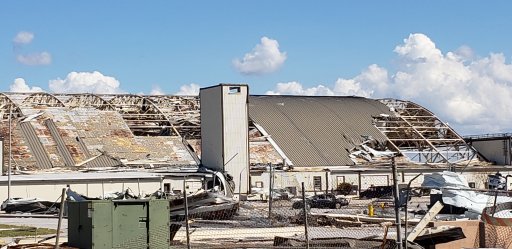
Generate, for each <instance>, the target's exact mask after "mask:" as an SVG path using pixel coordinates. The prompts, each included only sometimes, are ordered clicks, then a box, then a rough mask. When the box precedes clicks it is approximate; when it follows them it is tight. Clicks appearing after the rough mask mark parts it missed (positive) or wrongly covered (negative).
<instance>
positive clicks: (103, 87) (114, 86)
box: [48, 71, 123, 94]
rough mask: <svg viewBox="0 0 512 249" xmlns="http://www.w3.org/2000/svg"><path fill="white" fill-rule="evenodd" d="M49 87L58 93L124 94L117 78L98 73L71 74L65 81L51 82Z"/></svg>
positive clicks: (56, 80) (58, 79)
mask: <svg viewBox="0 0 512 249" xmlns="http://www.w3.org/2000/svg"><path fill="white" fill-rule="evenodd" d="M48 85H49V87H50V90H51V91H53V92H56V93H98V94H100V93H104V94H109V93H123V91H122V90H121V89H120V83H119V81H118V80H117V79H116V78H114V77H110V76H105V75H103V74H102V73H100V72H98V71H94V72H71V73H69V74H68V75H67V76H66V78H65V79H60V78H57V79H55V80H50V82H49V84H48Z"/></svg>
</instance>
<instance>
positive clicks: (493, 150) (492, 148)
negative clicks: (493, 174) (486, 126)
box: [471, 139, 507, 165]
mask: <svg viewBox="0 0 512 249" xmlns="http://www.w3.org/2000/svg"><path fill="white" fill-rule="evenodd" d="M503 141H504V140H503V139H500V140H483V141H471V144H472V145H473V147H475V149H476V150H477V151H478V152H479V153H480V154H482V155H483V156H484V157H485V158H486V159H487V160H490V161H493V162H496V164H498V165H505V164H507V162H506V161H505V154H504V153H503V150H504V148H503V147H504V144H503Z"/></svg>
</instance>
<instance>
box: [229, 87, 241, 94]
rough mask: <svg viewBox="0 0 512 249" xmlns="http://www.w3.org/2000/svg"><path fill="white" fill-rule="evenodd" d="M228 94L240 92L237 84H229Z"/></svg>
mask: <svg viewBox="0 0 512 249" xmlns="http://www.w3.org/2000/svg"><path fill="white" fill-rule="evenodd" d="M228 93H229V94H236V93H240V87H239V86H230V87H229V92H228Z"/></svg>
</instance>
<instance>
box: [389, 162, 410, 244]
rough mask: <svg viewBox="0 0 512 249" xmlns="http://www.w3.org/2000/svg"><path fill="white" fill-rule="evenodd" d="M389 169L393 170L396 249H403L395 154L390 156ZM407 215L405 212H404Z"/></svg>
mask: <svg viewBox="0 0 512 249" xmlns="http://www.w3.org/2000/svg"><path fill="white" fill-rule="evenodd" d="M391 169H392V170H393V190H394V191H393V197H394V199H395V224H396V243H397V245H398V249H403V245H402V224H400V200H399V196H400V193H399V192H398V181H397V178H396V177H397V174H396V164H395V156H392V157H391ZM406 215H407V214H406Z"/></svg>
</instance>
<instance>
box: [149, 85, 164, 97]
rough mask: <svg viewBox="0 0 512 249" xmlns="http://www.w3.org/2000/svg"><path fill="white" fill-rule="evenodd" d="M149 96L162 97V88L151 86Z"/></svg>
mask: <svg viewBox="0 0 512 249" xmlns="http://www.w3.org/2000/svg"><path fill="white" fill-rule="evenodd" d="M149 94H150V95H164V94H165V93H164V91H162V88H160V86H153V87H152V88H151V92H150V93H149Z"/></svg>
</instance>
